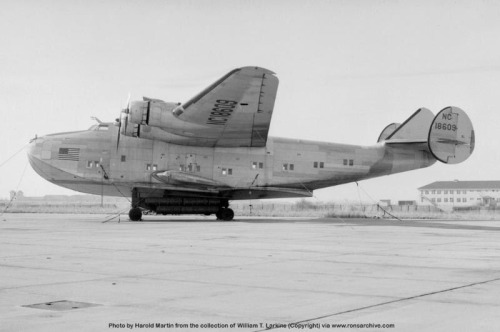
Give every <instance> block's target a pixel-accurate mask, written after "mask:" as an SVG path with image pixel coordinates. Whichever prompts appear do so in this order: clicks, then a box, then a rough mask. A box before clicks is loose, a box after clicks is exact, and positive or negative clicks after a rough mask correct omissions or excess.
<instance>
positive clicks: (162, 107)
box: [128, 100, 179, 128]
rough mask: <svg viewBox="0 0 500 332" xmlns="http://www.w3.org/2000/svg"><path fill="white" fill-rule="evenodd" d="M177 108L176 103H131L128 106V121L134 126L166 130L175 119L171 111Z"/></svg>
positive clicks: (153, 101) (149, 101)
mask: <svg viewBox="0 0 500 332" xmlns="http://www.w3.org/2000/svg"><path fill="white" fill-rule="evenodd" d="M178 106H179V105H178V104H176V103H166V102H163V101H157V100H148V101H133V102H131V103H130V106H129V117H128V120H129V122H131V123H135V124H140V125H151V124H152V125H154V126H155V127H160V128H168V127H169V124H171V123H172V121H173V118H175V116H174V115H173V113H172V111H173V110H174V109H176V108H177V107H178Z"/></svg>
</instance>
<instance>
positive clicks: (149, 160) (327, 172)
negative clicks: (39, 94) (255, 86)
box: [28, 123, 435, 199]
mask: <svg viewBox="0 0 500 332" xmlns="http://www.w3.org/2000/svg"><path fill="white" fill-rule="evenodd" d="M105 128H107V129H105ZM99 129H101V130H99ZM117 130H118V128H117V127H116V126H114V125H113V124H110V123H108V124H105V125H101V126H94V129H92V130H86V131H78V132H69V133H60V134H53V135H47V136H44V137H41V138H38V139H36V140H35V141H33V142H32V143H31V146H30V150H29V153H28V154H29V159H30V162H31V165H32V166H33V168H34V169H35V170H36V172H37V173H39V174H40V175H41V176H42V177H44V178H45V179H47V180H48V181H50V182H52V183H55V184H57V185H60V186H63V187H66V188H69V189H72V190H76V191H80V192H84V193H89V194H97V195H100V194H104V195H112V196H122V195H123V196H130V195H131V192H132V189H133V188H134V187H136V186H140V187H143V188H144V187H145V188H151V189H155V190H160V191H161V190H163V191H165V190H167V191H171V192H172V193H175V191H179V192H190V193H191V195H193V196H196V195H197V191H198V190H199V187H200V186H193V185H190V183H188V182H178V181H177V182H176V181H173V182H169V181H164V180H163V179H162V178H161V177H158V176H156V175H158V174H161V173H162V172H165V171H174V172H177V173H179V174H185V175H186V176H190V175H192V176H193V177H194V178H202V179H207V180H209V181H213V182H214V183H218V184H220V185H222V186H223V187H226V188H233V189H234V188H238V189H241V190H239V191H233V192H232V194H230V196H228V197H226V198H228V199H250V198H278V197H300V196H310V195H308V194H307V193H311V192H312V191H313V190H316V189H320V188H325V187H330V186H334V185H339V184H343V183H348V182H353V181H358V180H363V179H368V178H373V177H377V176H382V175H387V174H392V173H397V172H404V171H409V170H412V169H417V168H422V167H427V166H430V165H432V164H433V163H434V162H435V159H434V158H433V157H432V155H431V154H430V153H429V152H427V151H419V150H412V149H408V150H407V149H404V148H397V147H391V146H387V145H385V144H384V143H377V144H375V145H373V146H368V147H365V146H357V145H347V144H336V143H327V142H316V141H306V140H297V139H287V138H272V137H269V138H268V140H267V145H266V146H265V147H258V148H255V147H237V148H235V147H230V148H222V147H196V146H184V145H176V144H171V143H165V142H162V141H158V140H148V139H140V138H133V137H126V136H123V137H121V141H120V144H119V146H118V148H117V142H116V139H117ZM202 187H203V186H202ZM259 188H274V189H273V190H270V191H267V192H266V191H262V190H256V189H259ZM276 188H278V189H283V190H276ZM205 189H208V190H209V191H210V190H211V188H210V186H207V188H205ZM219 189H220V188H219ZM252 189H254V190H253V191H252ZM213 193H214V195H215V196H217V190H213ZM205 194H206V190H205V191H204V194H200V195H202V196H204V195H205Z"/></svg>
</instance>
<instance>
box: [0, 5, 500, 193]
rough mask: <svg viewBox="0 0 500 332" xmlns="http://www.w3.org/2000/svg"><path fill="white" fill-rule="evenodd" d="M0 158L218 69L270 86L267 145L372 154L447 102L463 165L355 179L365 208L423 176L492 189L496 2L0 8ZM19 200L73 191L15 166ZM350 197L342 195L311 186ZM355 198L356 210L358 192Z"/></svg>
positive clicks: (168, 94)
mask: <svg viewBox="0 0 500 332" xmlns="http://www.w3.org/2000/svg"><path fill="white" fill-rule="evenodd" d="M1 3H2V10H1V12H0V31H2V33H1V34H0V47H1V52H0V103H1V115H2V117H1V122H0V135H1V136H0V138H1V145H0V163H1V162H3V161H4V160H5V159H7V158H8V157H9V156H11V155H12V154H13V153H14V152H16V151H17V150H18V149H20V148H21V147H22V146H24V145H25V144H26V143H27V142H28V141H29V139H30V138H32V137H34V136H35V134H38V135H39V136H40V135H45V134H49V133H54V132H63V131H69V130H79V129H86V128H88V127H89V126H91V125H92V124H93V121H92V120H90V117H91V116H97V117H99V118H100V119H101V120H103V121H112V120H113V119H115V118H116V117H118V115H119V112H120V108H121V107H122V106H123V104H124V103H125V101H126V99H127V95H128V93H129V92H130V93H131V95H132V99H140V98H142V96H148V97H153V98H159V99H163V100H166V101H172V102H183V101H186V100H188V99H189V98H190V97H192V96H193V95H195V94H196V93H198V92H199V91H201V90H202V89H204V88H205V87H206V86H207V85H209V84H210V83H212V82H213V81H215V80H216V79H218V78H219V77H220V76H222V75H224V74H225V73H226V72H228V71H229V70H231V69H233V68H236V67H240V66H247V65H256V66H261V67H265V68H268V69H270V70H272V71H274V72H276V73H277V76H278V77H279V79H280V86H279V90H278V96H277V100H276V104H275V110H274V115H273V121H272V123H271V132H270V135H272V136H280V137H292V138H303V139H311V140H321V141H330V142H341V143H352V144H363V145H370V144H374V143H375V142H376V140H377V137H378V135H379V134H380V132H381V131H382V129H383V128H384V127H385V126H386V125H387V124H389V123H392V122H403V121H404V120H405V119H406V118H407V117H408V116H410V115H411V114H412V113H413V112H414V111H415V110H417V109H418V108H419V107H422V106H423V107H427V108H429V109H431V110H432V111H433V112H434V113H437V112H439V111H440V110H441V109H442V108H444V107H446V106H450V105H453V106H458V107H461V108H462V109H464V110H465V111H466V112H467V113H468V115H469V117H470V118H471V120H472V122H473V124H474V127H475V131H476V149H475V151H474V154H473V155H472V156H471V158H469V159H468V160H467V161H465V162H464V163H462V164H459V165H443V164H440V163H439V162H438V163H437V164H435V165H434V166H431V167H430V168H427V169H423V170H417V171H412V172H408V173H402V174H397V175H392V176H388V177H382V178H378V179H373V180H367V181H361V182H360V185H361V186H362V188H363V189H364V191H366V192H367V193H369V195H370V196H372V197H373V198H374V199H384V198H391V199H416V198H417V190H416V188H418V187H420V186H423V185H425V184H428V183H430V182H433V181H437V180H453V179H460V180H499V179H500V178H499V176H498V173H499V171H498V168H499V165H500V153H499V152H498V151H497V150H498V146H499V142H500V112H498V106H499V105H500V42H499V41H500V19H499V17H500V2H498V1H477V0H476V1H439V2H437V1H412V2H410V1H371V0H370V1H352V0H349V1H332V0H330V1H318V0H315V1H291V0H283V1H269V0H266V1H235V0H231V1H229V0H227V1H217V0H211V1H201V0H200V1H166V0H163V1H127V0H116V1H102V0H101V1H91V0H90V1H89V0H85V1H67V0H64V1H63V0H61V1H35V0H33V1H2V2H1ZM26 164H27V158H26V154H25V153H24V152H23V153H20V154H19V155H17V156H16V157H15V158H13V159H12V160H11V161H10V162H8V163H7V164H5V165H4V166H2V167H1V168H0V197H7V196H8V192H9V190H12V189H15V188H16V187H17V186H18V183H19V180H20V178H21V175H22V173H23V170H24V168H25V166H26ZM19 189H20V190H23V191H24V192H25V194H26V195H44V194H76V192H73V191H69V190H66V189H63V188H60V187H57V186H55V185H53V184H51V183H49V182H47V181H45V180H44V179H42V178H41V177H39V176H38V175H37V174H36V173H35V172H34V171H33V170H32V169H31V167H30V166H29V165H28V167H27V168H26V173H25V175H24V178H23V179H22V182H21V183H20V185H19ZM316 196H317V197H318V198H319V199H320V200H335V201H341V200H345V199H348V200H357V199H358V193H357V190H356V185H355V184H346V185H342V186H338V187H334V188H331V189H325V190H320V191H316ZM361 197H362V199H363V200H369V198H367V197H366V195H365V194H364V193H363V192H361Z"/></svg>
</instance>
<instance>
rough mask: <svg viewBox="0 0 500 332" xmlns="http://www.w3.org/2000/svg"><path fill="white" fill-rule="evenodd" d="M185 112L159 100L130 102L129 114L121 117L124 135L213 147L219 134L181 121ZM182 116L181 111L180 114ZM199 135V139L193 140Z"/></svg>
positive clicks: (179, 107) (173, 104)
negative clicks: (180, 117) (179, 116)
mask: <svg viewBox="0 0 500 332" xmlns="http://www.w3.org/2000/svg"><path fill="white" fill-rule="evenodd" d="M178 110H182V106H180V105H179V104H177V103H166V102H164V101H161V100H158V99H150V98H145V100H144V101H133V102H131V103H130V105H129V108H128V112H127V113H125V114H122V121H121V124H122V127H121V131H120V132H121V134H122V135H125V136H130V137H140V138H146V139H156V140H160V141H164V142H168V143H175V144H187V145H201V146H211V145H213V144H214V141H215V139H216V138H217V137H218V133H217V132H213V131H212V130H210V129H211V128H210V127H208V126H203V125H199V124H195V123H191V122H187V121H183V120H181V119H179V118H178V116H177V114H179V112H176V111H178ZM180 113H182V112H180ZM194 133H196V138H197V139H196V140H193V137H194V136H195V134H194Z"/></svg>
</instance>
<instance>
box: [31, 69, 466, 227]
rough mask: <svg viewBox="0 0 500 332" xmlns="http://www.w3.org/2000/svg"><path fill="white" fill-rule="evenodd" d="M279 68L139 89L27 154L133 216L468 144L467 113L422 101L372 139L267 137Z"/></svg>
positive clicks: (292, 188) (363, 170)
mask: <svg viewBox="0 0 500 332" xmlns="http://www.w3.org/2000/svg"><path fill="white" fill-rule="evenodd" d="M277 89H278V78H277V77H276V75H275V73H273V72H272V71H270V70H267V69H264V68H260V67H243V68H237V69H234V70H232V71H231V72H229V73H227V74H226V75H224V76H223V77H222V78H220V79H219V80H217V81H216V82H215V83H213V84H212V85H210V86H209V87H207V88H206V89H205V90H203V91H201V92H200V93H198V94H197V95H195V96H194V97H193V98H191V99H190V100H188V101H187V102H185V103H184V104H181V103H172V102H165V101H163V100H159V99H152V98H146V97H144V98H143V100H141V101H132V102H128V103H127V107H126V108H125V109H124V110H122V112H121V114H120V118H119V119H117V120H116V122H101V121H98V123H97V124H96V125H94V126H92V127H91V128H89V129H88V130H84V131H76V132H65V133H58V134H51V135H46V136H43V137H38V138H35V139H33V140H32V142H31V144H30V147H29V150H28V158H29V161H30V163H31V165H32V167H33V169H34V170H35V171H36V172H37V173H38V174H40V175H41V176H42V177H43V178H45V179H47V180H48V181H50V182H52V183H55V184H57V185H59V186H62V187H66V188H69V189H73V190H76V191H80V192H84V193H89V194H96V195H101V194H104V195H111V196H125V197H131V209H130V211H129V217H130V219H131V220H133V221H138V220H141V218H142V212H143V211H144V210H150V211H154V212H156V213H157V214H206V215H211V214H215V215H216V216H217V218H218V219H221V220H225V221H230V220H232V219H233V217H234V212H233V210H232V209H231V208H230V207H229V202H230V201H231V200H247V199H263V198H289V197H311V196H312V195H313V191H314V190H316V189H321V188H326V187H330V186H335V185H340V184H343V183H348V182H354V181H359V180H364V179H369V178H374V177H378V176H383V175H388V174H393V173H399V172H405V171H409V170H413V169H418V168H423V167H428V166H430V165H432V164H434V163H435V162H436V160H439V161H440V162H443V163H446V164H456V163H459V162H462V161H464V160H466V159H467V158H468V157H469V156H470V155H471V153H472V151H473V150H474V144H475V142H474V130H473V127H472V123H471V121H470V119H469V118H468V116H467V115H466V113H465V112H464V111H462V110H461V109H460V108H458V107H446V108H444V109H443V110H441V111H440V112H439V113H438V114H437V115H436V116H434V115H433V113H432V112H431V111H430V110H428V109H426V108H420V109H418V110H417V111H416V112H415V113H413V115H411V116H410V117H409V118H408V119H407V120H406V121H404V122H403V123H392V124H390V125H388V126H387V127H386V128H385V129H384V130H383V131H382V133H381V134H380V136H379V137H378V140H377V142H376V143H375V144H373V145H371V146H357V145H348V144H336V143H328V142H317V141H307V140H300V139H287V138H276V137H274V138H273V137H268V131H269V125H270V123H271V117H272V114H273V109H274V101H275V98H276V92H277Z"/></svg>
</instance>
